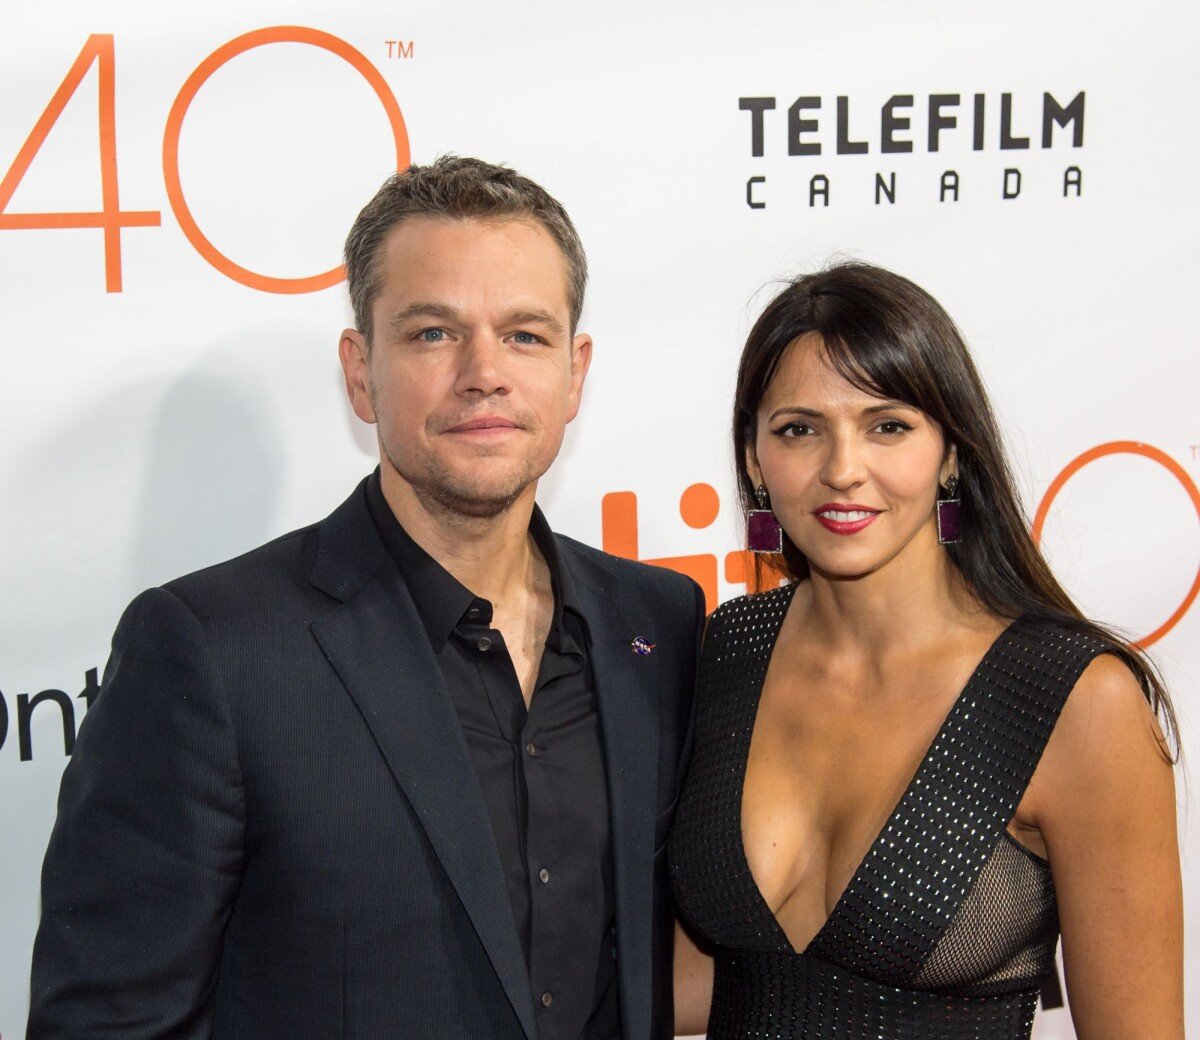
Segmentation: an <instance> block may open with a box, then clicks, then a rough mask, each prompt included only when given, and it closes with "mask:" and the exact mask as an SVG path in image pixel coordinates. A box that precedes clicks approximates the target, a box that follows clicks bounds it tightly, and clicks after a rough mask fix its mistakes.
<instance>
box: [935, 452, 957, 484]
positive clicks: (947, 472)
mask: <svg viewBox="0 0 1200 1040" xmlns="http://www.w3.org/2000/svg"><path fill="white" fill-rule="evenodd" d="M957 476H958V447H957V446H956V445H954V444H951V445H950V447H949V449H948V450H947V452H946V458H945V459H944V460H943V461H942V469H941V472H940V474H939V476H938V483H939V484H941V485H942V486H943V487H945V485H946V481H948V480H949V479H950V478H951V477H957Z"/></svg>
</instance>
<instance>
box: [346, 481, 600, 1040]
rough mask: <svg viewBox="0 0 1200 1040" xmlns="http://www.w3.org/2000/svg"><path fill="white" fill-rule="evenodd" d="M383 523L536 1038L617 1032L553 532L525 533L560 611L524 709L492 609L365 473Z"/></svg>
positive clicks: (573, 624) (579, 623) (592, 714)
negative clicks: (441, 690) (524, 975)
mask: <svg viewBox="0 0 1200 1040" xmlns="http://www.w3.org/2000/svg"><path fill="white" fill-rule="evenodd" d="M367 504H368V507H369V508H370V511H371V516H372V518H373V519H374V521H375V526H376V527H377V528H378V530H379V534H380V536H381V537H382V538H383V541H384V543H385V544H386V545H387V547H388V551H389V552H390V553H391V555H392V557H393V558H394V559H395V561H396V565H397V567H399V569H400V574H401V576H402V577H403V578H404V581H405V584H406V585H407V586H408V590H409V593H410V594H411V595H412V598H413V602H414V603H415V604H416V607H417V613H418V614H419V615H420V617H421V622H422V624H423V625H424V628H425V631H426V633H427V635H428V636H429V642H430V644H431V646H432V647H433V652H434V655H435V656H436V657H437V660H438V664H439V666H440V667H441V671H442V676H443V678H444V679H445V681H446V688H447V690H448V691H449V693H450V698H451V700H452V701H453V702H454V708H455V711H456V712H457V713H458V720H459V723H460V724H461V726H462V730H463V735H464V736H465V737H466V742H467V750H468V751H469V753H470V756H471V764H472V765H473V766H474V768H475V772H476V774H477V775H478V777H479V784H480V787H481V788H482V790H483V798H484V802H485V803H486V804H487V808H488V813H489V814H490V816H491V820H492V829H493V832H494V834H495V838H496V846H497V849H498V850H499V853H500V863H501V866H502V867H503V869H504V877H505V881H506V882H507V885H508V896H509V899H510V901H511V902H512V909H513V917H514V918H515V920H516V925H517V931H518V933H519V935H520V937H521V945H522V948H523V949H524V951H525V959H526V962H527V964H528V967H529V976H530V981H531V983H532V987H533V998H534V1007H535V1009H536V1010H537V1015H538V1032H539V1035H540V1038H541V1040H619V1037H620V1033H621V1029H620V1010H619V1005H618V1000H617V978H616V960H615V957H616V954H615V949H616V947H615V940H614V926H615V904H614V898H613V858H612V836H611V829H610V826H609V804H608V787H607V780H606V773H605V768H604V754H603V745H602V741H601V734H600V718H599V715H598V714H597V709H596V691H595V684H594V682H593V679H592V672H591V666H590V654H589V640H588V629H587V620H586V619H585V618H584V616H583V614H582V612H581V611H580V608H579V604H578V601H577V599H576V595H575V590H574V587H573V586H572V584H571V576H570V574H569V573H568V572H567V570H566V569H565V568H563V567H562V566H561V565H560V563H559V560H558V553H557V551H556V549H555V544H554V536H553V534H552V533H551V532H550V528H549V526H548V525H547V523H546V520H545V518H544V517H543V516H542V514H541V511H540V510H538V509H536V508H535V509H534V512H533V518H532V520H531V522H530V527H529V530H530V534H531V535H532V536H533V539H534V542H535V544H536V545H537V548H538V551H539V552H540V553H541V554H542V558H543V559H544V560H545V561H546V565H547V566H548V567H549V568H550V577H551V582H552V585H553V589H554V615H553V620H552V622H551V625H550V632H549V634H548V636H547V638H546V645H545V649H544V650H543V652H542V660H541V664H540V666H539V669H538V674H537V681H536V684H535V686H534V691H533V696H532V699H531V700H530V703H529V707H528V709H526V706H525V699H524V696H523V695H522V693H521V686H520V683H519V682H518V680H517V673H516V669H515V668H514V667H513V663H512V658H511V657H510V656H509V653H508V648H507V647H506V645H505V642H504V636H503V634H502V633H501V632H499V631H498V630H497V629H495V628H493V627H492V604H491V603H490V602H488V601H487V600H485V599H482V598H480V597H478V596H476V595H474V594H473V593H472V592H471V591H470V590H469V589H467V588H466V587H464V586H463V585H462V584H461V583H460V582H459V581H458V580H456V579H455V578H454V576H453V575H451V574H450V573H449V571H447V570H446V569H445V568H444V567H442V566H441V564H439V563H438V562H437V561H436V560H434V559H433V557H431V556H430V555H429V554H428V553H426V552H425V551H424V550H423V549H422V548H421V547H420V546H419V545H417V543H416V542H414V541H413V540H412V538H411V537H410V536H409V535H408V534H407V533H406V532H405V530H404V529H403V528H402V527H401V526H400V524H399V522H398V521H397V520H396V517H395V514H394V513H392V511H391V508H390V507H389V506H388V504H387V500H386V499H385V498H384V497H383V491H382V488H381V487H380V482H379V473H378V471H376V473H375V475H374V476H373V477H372V478H371V479H370V480H369V481H368V482H367Z"/></svg>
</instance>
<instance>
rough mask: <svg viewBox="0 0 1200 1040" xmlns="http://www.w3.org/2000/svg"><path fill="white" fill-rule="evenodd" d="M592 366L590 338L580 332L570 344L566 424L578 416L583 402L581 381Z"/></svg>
mask: <svg viewBox="0 0 1200 1040" xmlns="http://www.w3.org/2000/svg"><path fill="white" fill-rule="evenodd" d="M591 364H592V337H591V336H589V335H588V334H587V333H585V332H581V333H580V334H579V335H578V336H576V337H575V339H574V340H573V341H572V343H571V388H570V390H569V391H568V399H567V422H570V421H571V420H572V419H574V418H575V416H576V415H578V414H579V405H580V403H581V402H582V401H583V381H584V380H585V379H586V378H587V374H588V369H589V368H590V367H591Z"/></svg>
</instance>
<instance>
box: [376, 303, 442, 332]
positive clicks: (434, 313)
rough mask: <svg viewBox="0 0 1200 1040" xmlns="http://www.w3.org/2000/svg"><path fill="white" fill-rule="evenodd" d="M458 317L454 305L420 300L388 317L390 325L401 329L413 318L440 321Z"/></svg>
mask: <svg viewBox="0 0 1200 1040" xmlns="http://www.w3.org/2000/svg"><path fill="white" fill-rule="evenodd" d="M457 317H458V311H456V310H455V309H454V308H453V307H448V306H447V305H446V304H444V303H425V302H422V301H418V302H417V303H410V304H409V305H408V306H407V307H405V308H404V309H403V310H399V311H397V312H396V313H395V314H393V315H392V316H391V317H390V318H389V319H388V325H390V326H391V327H392V328H393V329H399V328H400V327H401V326H402V325H403V324H404V323H405V322H406V321H409V320H410V319H412V318H437V319H438V320H440V321H454V320H455V319H456V318H457Z"/></svg>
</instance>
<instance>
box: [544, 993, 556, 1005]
mask: <svg viewBox="0 0 1200 1040" xmlns="http://www.w3.org/2000/svg"><path fill="white" fill-rule="evenodd" d="M553 1003H554V994H552V993H551V992H550V991H549V990H547V991H546V992H545V993H543V994H542V1007H549V1006H550V1005H551V1004H553Z"/></svg>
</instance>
